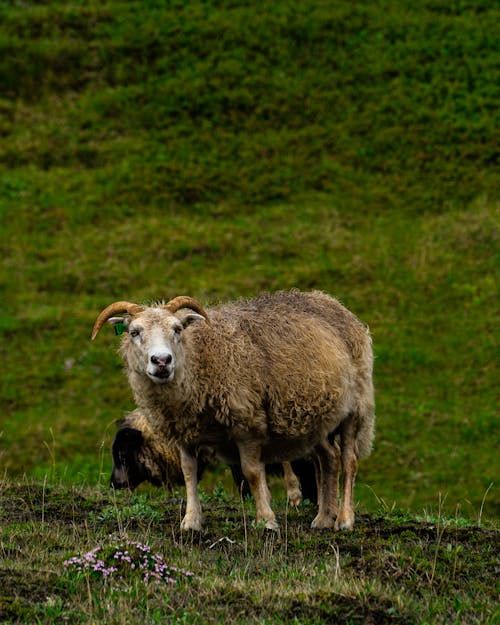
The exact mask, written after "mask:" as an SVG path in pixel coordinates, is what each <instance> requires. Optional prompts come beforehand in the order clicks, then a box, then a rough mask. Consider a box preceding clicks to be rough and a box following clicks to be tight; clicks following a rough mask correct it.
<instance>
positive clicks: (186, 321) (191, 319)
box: [179, 312, 206, 328]
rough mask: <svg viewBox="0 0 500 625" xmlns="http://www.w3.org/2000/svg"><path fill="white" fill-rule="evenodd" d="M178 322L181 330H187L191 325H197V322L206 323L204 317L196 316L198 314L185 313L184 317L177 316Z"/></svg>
mask: <svg viewBox="0 0 500 625" xmlns="http://www.w3.org/2000/svg"><path fill="white" fill-rule="evenodd" d="M179 321H180V322H181V323H182V327H183V328H187V327H188V326H190V325H191V324H192V323H197V322H198V321H206V319H205V317H203V316H202V315H198V313H193V312H190V313H186V314H185V315H180V316H179Z"/></svg>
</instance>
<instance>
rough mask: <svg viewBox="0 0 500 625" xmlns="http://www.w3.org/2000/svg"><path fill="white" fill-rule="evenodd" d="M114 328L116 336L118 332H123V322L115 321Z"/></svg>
mask: <svg viewBox="0 0 500 625" xmlns="http://www.w3.org/2000/svg"><path fill="white" fill-rule="evenodd" d="M114 328H115V334H116V336H120V334H123V333H124V332H125V324H124V323H122V322H120V323H115V325H114Z"/></svg>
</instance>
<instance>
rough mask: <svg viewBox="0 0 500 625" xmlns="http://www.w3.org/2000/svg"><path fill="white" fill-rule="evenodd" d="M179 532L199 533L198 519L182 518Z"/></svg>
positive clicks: (199, 524) (199, 522)
mask: <svg viewBox="0 0 500 625" xmlns="http://www.w3.org/2000/svg"><path fill="white" fill-rule="evenodd" d="M181 530H182V531H183V532H188V531H190V530H191V531H193V532H201V520H200V519H188V518H186V517H184V518H183V519H182V522H181Z"/></svg>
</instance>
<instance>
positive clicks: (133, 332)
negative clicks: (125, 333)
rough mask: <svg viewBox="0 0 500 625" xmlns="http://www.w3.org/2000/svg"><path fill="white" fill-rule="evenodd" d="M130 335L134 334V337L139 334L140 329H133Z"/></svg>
mask: <svg viewBox="0 0 500 625" xmlns="http://www.w3.org/2000/svg"><path fill="white" fill-rule="evenodd" d="M130 336H132V337H136V336H139V330H131V331H130Z"/></svg>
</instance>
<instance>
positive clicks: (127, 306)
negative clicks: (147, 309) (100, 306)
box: [92, 302, 144, 341]
mask: <svg viewBox="0 0 500 625" xmlns="http://www.w3.org/2000/svg"><path fill="white" fill-rule="evenodd" d="M143 310H144V306H139V304H132V302H114V304H110V305H109V306H108V307H107V308H105V309H104V310H103V311H102V313H101V314H100V315H99V317H97V319H96V322H95V324H94V329H93V330H92V341H93V340H94V339H95V337H96V336H97V333H98V332H99V330H100V329H101V328H102V326H103V325H104V324H105V323H106V321H107V320H108V319H109V318H110V317H113V315H118V314H120V313H124V312H126V313H128V314H129V315H138V314H139V313H141V312H142V311H143Z"/></svg>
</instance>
